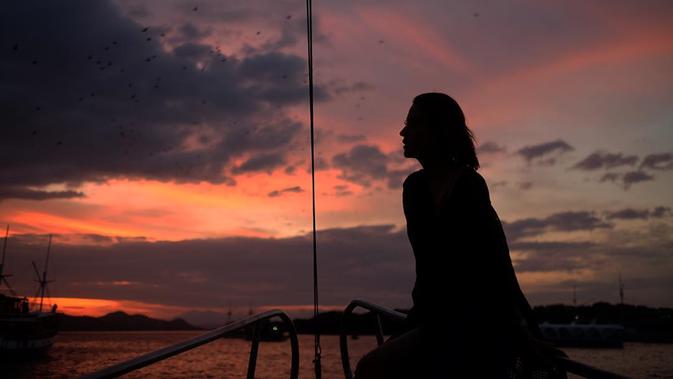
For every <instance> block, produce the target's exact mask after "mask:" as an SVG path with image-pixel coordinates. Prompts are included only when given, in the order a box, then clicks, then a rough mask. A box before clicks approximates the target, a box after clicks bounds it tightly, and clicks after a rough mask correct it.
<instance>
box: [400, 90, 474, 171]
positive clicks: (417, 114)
mask: <svg viewBox="0 0 673 379" xmlns="http://www.w3.org/2000/svg"><path fill="white" fill-rule="evenodd" d="M400 135H401V136H402V137H403V139H402V142H403V143H404V156H405V157H407V158H417V159H419V160H420V161H421V163H423V160H425V161H428V160H438V159H441V160H444V159H446V160H448V161H451V162H455V163H458V164H462V165H466V166H469V167H472V168H474V169H475V170H476V169H478V168H479V160H478V159H477V154H476V152H475V148H474V135H473V134H472V131H470V129H469V128H468V127H467V125H466V124H465V115H464V114H463V110H462V109H460V106H459V105H458V103H457V102H456V101H455V100H454V99H452V98H451V97H450V96H449V95H446V94H443V93H437V92H430V93H424V94H421V95H418V96H416V97H415V98H414V101H413V103H412V105H411V109H409V114H408V115H407V118H406V120H405V125H404V128H402V131H400Z"/></svg>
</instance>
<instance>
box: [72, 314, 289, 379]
mask: <svg viewBox="0 0 673 379" xmlns="http://www.w3.org/2000/svg"><path fill="white" fill-rule="evenodd" d="M274 317H278V318H280V319H281V320H282V321H283V322H284V323H285V325H286V326H287V330H288V332H289V334H290V348H291V350H292V358H291V359H292V363H291V366H290V379H297V377H298V376H299V340H298V338H297V331H296V329H295V327H294V323H292V320H291V319H290V317H288V315H287V314H285V312H282V311H279V310H271V311H267V312H263V313H258V314H256V315H253V316H250V317H248V318H246V319H243V320H239V321H234V322H232V323H230V324H227V325H225V326H222V327H220V328H217V329H214V330H211V331H209V332H207V333H204V334H201V335H199V336H196V337H194V338H190V339H188V340H186V341H182V342H178V343H176V344H174V345H170V346H167V347H164V348H162V349H159V350H155V351H152V352H150V353H147V354H143V355H141V356H139V357H136V358H133V359H130V360H128V361H126V362H122V363H118V364H116V365H113V366H110V367H107V368H104V369H102V370H99V371H96V372H94V373H91V374H87V375H84V376H83V377H82V378H81V379H103V378H115V377H118V376H121V375H124V374H126V373H129V372H131V371H134V370H137V369H139V368H142V367H145V366H149V365H151V364H154V363H156V362H159V361H162V360H164V359H166V358H170V357H172V356H174V355H177V354H180V353H183V352H185V351H188V350H191V349H194V348H196V347H199V346H201V345H205V344H207V343H210V342H213V341H215V340H217V339H219V338H221V337H223V336H225V335H227V334H229V333H232V332H234V331H238V330H241V329H243V328H245V327H248V326H253V327H254V331H253V333H252V343H251V347H250V358H249V360H248V374H247V378H248V379H252V378H254V377H255V367H256V366H257V352H258V350H259V337H260V335H259V333H260V329H261V326H260V325H259V322H260V321H264V320H268V319H271V318H274Z"/></svg>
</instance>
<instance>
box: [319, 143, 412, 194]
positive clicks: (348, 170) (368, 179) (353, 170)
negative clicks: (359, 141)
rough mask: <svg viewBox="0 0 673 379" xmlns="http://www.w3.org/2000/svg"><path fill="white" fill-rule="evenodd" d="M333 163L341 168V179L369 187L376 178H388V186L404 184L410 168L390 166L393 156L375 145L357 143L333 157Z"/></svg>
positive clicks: (395, 186)
mask: <svg viewBox="0 0 673 379" xmlns="http://www.w3.org/2000/svg"><path fill="white" fill-rule="evenodd" d="M332 165H333V166H334V167H335V168H338V169H340V170H341V175H340V176H339V178H340V179H343V180H346V181H349V182H352V183H356V184H359V185H361V186H364V187H369V186H371V184H372V181H374V180H386V182H387V184H388V188H398V187H401V186H402V182H403V179H404V177H405V176H406V175H407V174H409V170H396V169H392V168H390V166H391V158H390V157H389V156H388V155H386V154H384V153H383V152H382V151H381V150H380V149H379V147H378V146H375V145H356V146H354V147H353V148H352V149H351V150H350V151H348V152H345V153H340V154H337V155H335V156H334V157H333V158H332Z"/></svg>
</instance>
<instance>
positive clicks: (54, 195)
mask: <svg viewBox="0 0 673 379" xmlns="http://www.w3.org/2000/svg"><path fill="white" fill-rule="evenodd" d="M78 197H84V193H82V192H79V191H73V190H66V191H42V190H35V189H30V188H25V187H12V186H7V187H4V188H0V201H2V200H5V199H24V200H49V199H73V198H78Z"/></svg>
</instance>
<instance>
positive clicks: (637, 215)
mask: <svg viewBox="0 0 673 379" xmlns="http://www.w3.org/2000/svg"><path fill="white" fill-rule="evenodd" d="M670 215H671V208H670V207H665V206H658V207H655V208H653V209H651V210H650V209H634V208H624V209H619V210H616V211H608V212H605V216H606V218H607V219H608V220H647V219H649V218H663V217H666V216H670Z"/></svg>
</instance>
